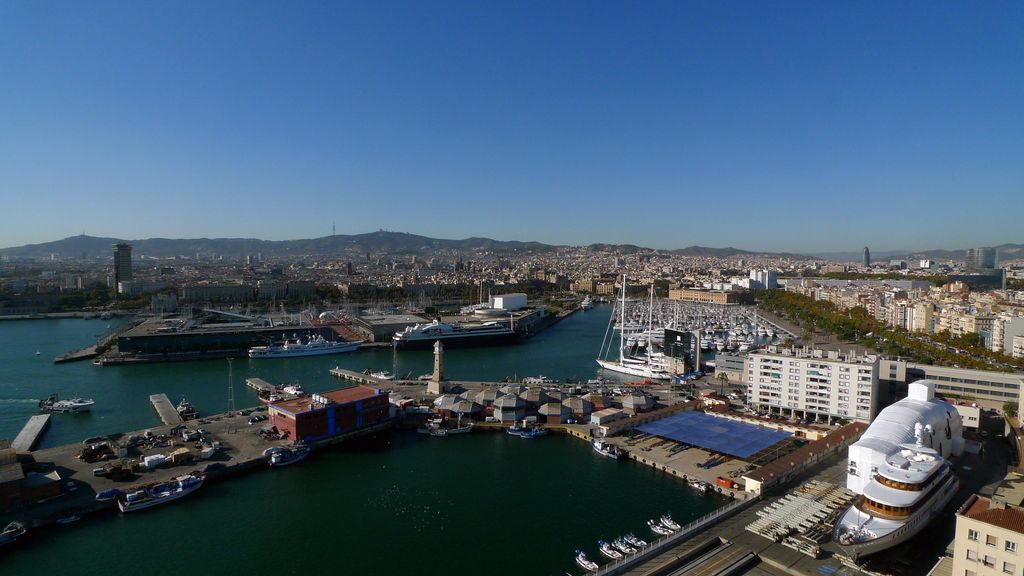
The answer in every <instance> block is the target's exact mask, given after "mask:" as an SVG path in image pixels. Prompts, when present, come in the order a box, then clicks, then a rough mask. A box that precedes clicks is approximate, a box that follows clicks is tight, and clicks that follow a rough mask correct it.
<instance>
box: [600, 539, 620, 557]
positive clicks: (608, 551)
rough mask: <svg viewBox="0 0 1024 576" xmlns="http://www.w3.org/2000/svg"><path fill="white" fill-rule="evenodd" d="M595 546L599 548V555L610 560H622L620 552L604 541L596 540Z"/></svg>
mask: <svg viewBox="0 0 1024 576" xmlns="http://www.w3.org/2000/svg"><path fill="white" fill-rule="evenodd" d="M597 545H598V546H600V547H601V554H604V555H605V556H607V557H608V558H610V559H612V560H622V552H619V551H618V550H616V549H615V547H614V546H612V545H611V544H609V543H607V542H605V541H604V540H598V541H597Z"/></svg>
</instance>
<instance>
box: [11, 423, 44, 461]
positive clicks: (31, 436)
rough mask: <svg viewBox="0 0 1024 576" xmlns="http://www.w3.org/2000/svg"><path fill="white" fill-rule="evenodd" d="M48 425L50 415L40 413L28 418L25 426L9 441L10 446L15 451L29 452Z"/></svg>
mask: <svg viewBox="0 0 1024 576" xmlns="http://www.w3.org/2000/svg"><path fill="white" fill-rule="evenodd" d="M49 427H50V415H49V414H40V415H38V416H33V417H31V418H29V419H28V423H27V424H25V427H24V428H22V429H21V432H18V436H17V437H16V438H15V439H14V442H11V448H14V451H15V452H31V451H32V449H33V448H34V447H35V445H36V442H39V439H40V438H42V436H43V432H46V429H47V428H49Z"/></svg>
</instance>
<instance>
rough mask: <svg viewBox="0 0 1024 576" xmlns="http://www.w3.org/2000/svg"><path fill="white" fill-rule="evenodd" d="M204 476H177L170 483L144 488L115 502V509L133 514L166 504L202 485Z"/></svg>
mask: <svg viewBox="0 0 1024 576" xmlns="http://www.w3.org/2000/svg"><path fill="white" fill-rule="evenodd" d="M203 480H206V476H203V475H202V474H200V475H198V476H196V475H193V474H185V475H184V476H178V477H177V478H175V479H174V480H173V481H171V482H162V483H159V484H154V485H152V486H145V487H142V488H141V489H139V490H135V491H132V492H129V493H127V494H125V495H124V496H123V497H121V498H119V499H118V500H117V507H118V508H119V509H120V510H121V512H135V511H136V510H144V509H146V508H151V507H153V506H158V505H160V504H166V503H168V502H172V501H174V500H177V499H179V498H183V497H185V496H188V495H189V494H191V493H192V492H195V491H196V490H198V489H199V487H200V486H202V485H203Z"/></svg>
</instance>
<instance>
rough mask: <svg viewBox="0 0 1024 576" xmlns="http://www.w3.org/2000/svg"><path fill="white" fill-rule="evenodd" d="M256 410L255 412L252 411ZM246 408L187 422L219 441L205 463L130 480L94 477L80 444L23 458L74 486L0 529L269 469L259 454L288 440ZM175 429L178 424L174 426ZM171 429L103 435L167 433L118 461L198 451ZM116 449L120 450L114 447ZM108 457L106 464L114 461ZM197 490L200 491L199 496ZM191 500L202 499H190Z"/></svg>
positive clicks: (7, 517)
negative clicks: (138, 492)
mask: <svg viewBox="0 0 1024 576" xmlns="http://www.w3.org/2000/svg"><path fill="white" fill-rule="evenodd" d="M257 410H259V408H257ZM248 413H249V411H248V410H246V411H242V412H236V413H231V414H220V415H216V416H211V417H209V418H201V419H198V420H190V421H189V422H188V423H187V424H186V426H188V428H190V429H192V430H197V429H200V428H201V429H202V430H204V431H205V438H206V442H207V443H210V442H219V443H220V449H219V450H218V451H217V452H216V453H215V454H214V455H213V456H212V457H211V458H210V459H208V460H192V461H189V462H183V463H178V464H175V463H172V462H171V461H170V460H168V461H167V462H166V463H165V464H163V465H161V466H159V467H157V468H155V469H153V470H149V471H141V470H140V471H135V472H133V473H132V474H131V475H130V476H129V477H127V478H124V479H120V480H114V479H112V478H109V477H106V476H95V475H94V474H93V470H94V469H96V468H100V467H102V466H103V465H104V464H105V463H106V462H104V461H98V462H92V463H89V462H84V461H82V460H79V459H78V458H77V456H78V455H79V454H80V453H81V451H82V449H83V448H84V445H83V444H79V443H76V444H67V445H63V446H57V447H54V448H46V449H43V450H38V451H35V452H32V453H31V454H30V455H28V457H29V458H31V460H33V461H34V463H33V464H29V465H28V468H29V469H33V470H35V471H37V472H42V473H49V472H52V471H57V472H58V473H59V474H60V477H61V484H62V485H63V484H65V483H67V482H70V483H71V485H73V486H74V487H75V489H74V490H73V491H67V490H65V491H63V492H62V494H60V495H59V496H56V497H53V498H49V499H47V500H45V501H42V502H35V503H30V504H27V505H25V506H24V507H23V508H22V509H21V510H16V511H14V512H9V513H5V514H0V525H6V524H7V523H8V522H11V521H14V520H17V521H19V522H22V523H23V524H24V525H25V526H26V527H28V528H38V527H41V526H46V525H49V524H52V523H53V522H54V521H55V520H56V519H58V518H61V517H64V516H67V515H69V514H72V513H78V514H82V515H83V516H84V515H86V514H90V513H95V512H112V511H116V510H117V506H116V503H115V502H113V501H107V502H97V501H96V499H95V497H96V494H98V493H100V492H102V491H104V490H109V489H113V488H117V489H120V490H123V491H129V490H131V489H133V488H135V487H138V486H142V485H147V484H152V483H156V482H165V481H168V480H172V479H173V478H175V477H177V476H181V475H182V474H186V473H188V472H190V471H194V470H201V469H203V468H204V467H205V466H207V465H208V464H214V463H216V464H221V465H223V467H220V468H218V469H216V470H211V471H208V472H207V473H206V474H207V482H211V481H219V480H222V479H227V478H229V477H231V476H235V475H238V474H239V473H242V472H247V471H253V470H258V469H268V470H269V467H268V466H267V465H266V457H265V456H264V455H263V452H264V450H266V449H267V448H269V447H272V446H287V445H290V444H291V442H290V441H287V440H268V439H266V438H265V437H263V436H262V435H260V433H259V432H260V430H261V429H262V428H263V426H264V425H265V423H261V424H257V425H250V424H248V422H247V419H248V417H247V414H248ZM393 424H394V423H393V421H387V422H384V423H382V424H379V425H377V426H373V427H368V428H364V429H360V430H355V431H352V432H349V433H347V434H342V435H339V436H336V437H334V438H329V439H326V440H322V441H320V442H317V443H314V444H313V448H314V451H315V449H316V448H321V447H324V446H328V445H333V444H337V443H341V442H345V441H347V440H350V439H352V438H356V437H359V436H364V435H369V434H374V433H376V432H379V431H381V430H385V429H387V428H390V427H391V426H393ZM177 426H180V424H178V425H177ZM173 427H174V426H168V425H162V426H156V427H153V428H150V429H146V430H136V431H133V432H125V433H121V434H113V435H110V436H108V438H109V439H110V441H111V443H112V444H116V443H117V442H118V441H119V440H121V439H123V438H128V437H130V436H133V435H134V436H139V437H142V436H144V435H146V433H147V432H151V433H152V435H154V436H155V437H159V436H161V435H168V439H167V440H166V441H164V442H161V443H159V444H158V445H143V446H135V447H131V448H120V450H123V452H122V454H123V458H131V459H137V460H139V461H141V460H142V458H144V457H145V456H151V455H155V454H169V453H171V452H173V451H175V450H179V449H181V448H189V449H190V450H191V451H192V452H193V454H196V453H198V450H197V449H196V448H197V446H198V445H197V443H195V442H185V441H184V440H183V439H182V436H180V435H176V436H173V437H171V436H169V433H170V430H171V429H172V428H173ZM115 450H119V448H117V447H115ZM313 457H314V458H315V457H316V455H315V453H314V455H313ZM117 461H118V460H116V459H113V460H109V461H108V462H117ZM201 492H202V490H200V491H199V493H200V494H201ZM193 497H201V496H199V495H195V496H193Z"/></svg>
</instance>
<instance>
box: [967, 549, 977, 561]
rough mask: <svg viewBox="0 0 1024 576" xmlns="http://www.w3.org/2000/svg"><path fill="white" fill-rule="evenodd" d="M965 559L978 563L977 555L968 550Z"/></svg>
mask: <svg viewBox="0 0 1024 576" xmlns="http://www.w3.org/2000/svg"><path fill="white" fill-rule="evenodd" d="M967 559H968V560H974V561H975V562H977V561H978V553H977V552H975V551H974V550H968V551H967Z"/></svg>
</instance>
